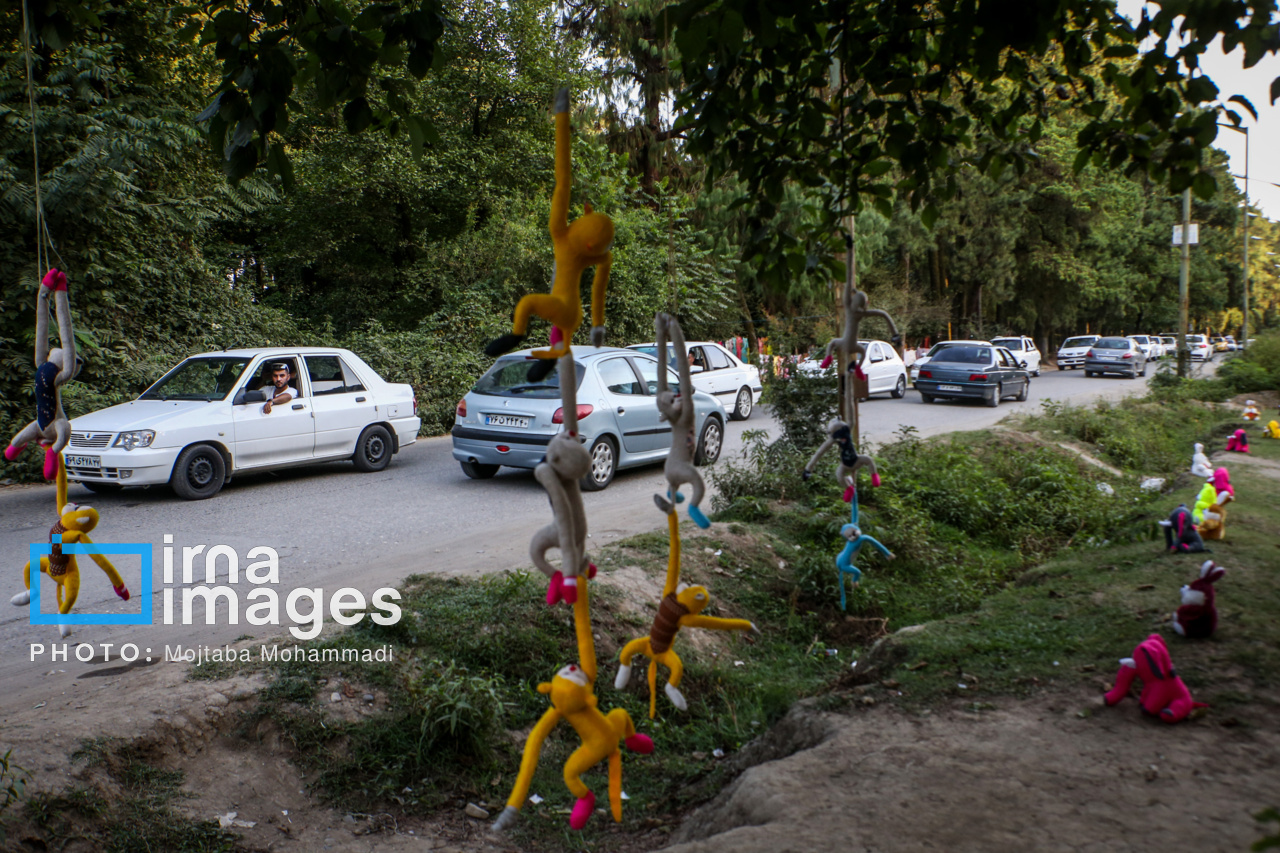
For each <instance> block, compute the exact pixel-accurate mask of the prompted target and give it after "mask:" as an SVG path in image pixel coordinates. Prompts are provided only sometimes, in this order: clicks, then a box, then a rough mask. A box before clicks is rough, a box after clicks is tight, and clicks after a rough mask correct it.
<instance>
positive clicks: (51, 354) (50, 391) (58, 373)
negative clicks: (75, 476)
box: [4, 268, 83, 480]
mask: <svg viewBox="0 0 1280 853" xmlns="http://www.w3.org/2000/svg"><path fill="white" fill-rule="evenodd" d="M50 295H52V296H53V305H54V311H55V313H56V314H57V317H58V342H59V343H60V344H61V345H62V346H61V347H59V348H56V349H49V297H50ZM35 355H36V419H35V420H34V421H32V422H31V423H29V424H27V425H26V426H24V427H23V428H22V429H20V430H18V434H17V435H15V436H14V437H13V438H12V439H11V440H10V441H9V446H8V447H6V448H5V449H4V458H5V459H7V460H8V461H10V462H12V461H13V460H14V459H16V458H18V454H19V453H21V452H22V451H23V450H24V449H25V448H26V446H27V444H28V443H30V442H32V441H39V442H40V443H41V444H42V445H43V446H44V448H45V452H44V478H45V479H46V480H52V479H53V478H54V476H55V474H56V473H57V468H58V465H59V464H61V460H62V451H63V448H65V447H66V446H67V442H68V441H70V440H71V421H69V420H67V413H66V412H64V411H63V410H62V386H64V385H66V384H67V383H68V382H70V381H71V380H72V379H75V378H76V374H77V373H79V372H80V367H81V365H82V364H83V361H81V359H80V358H79V357H78V356H77V355H76V335H75V329H74V328H72V325H71V303H70V301H69V300H68V298H67V277H66V276H65V275H63V274H62V273H61V272H60V271H59V270H57V269H56V268H55V269H51V270H49V272H47V273H45V277H44V280H43V281H41V282H40V291H39V293H38V294H37V295H36V353H35Z"/></svg>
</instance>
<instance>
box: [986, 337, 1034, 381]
mask: <svg viewBox="0 0 1280 853" xmlns="http://www.w3.org/2000/svg"><path fill="white" fill-rule="evenodd" d="M991 345H992V346H997V347H1004V348H1005V349H1007V350H1008V351H1009V352H1011V353H1013V357H1014V358H1016V359H1017V360H1018V361H1019V362H1025V363H1026V367H1027V370H1028V371H1029V372H1030V373H1031V375H1032V376H1039V375H1040V348H1039V347H1037V346H1036V342H1035V341H1033V340H1031V338H1029V337H1027V336H1026V335H1022V336H1021V337H1013V338H992V339H991Z"/></svg>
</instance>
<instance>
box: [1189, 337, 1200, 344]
mask: <svg viewBox="0 0 1280 853" xmlns="http://www.w3.org/2000/svg"><path fill="white" fill-rule="evenodd" d="M1187 343H1189V344H1202V343H1204V335H1187Z"/></svg>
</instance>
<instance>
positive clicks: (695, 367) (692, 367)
mask: <svg viewBox="0 0 1280 853" xmlns="http://www.w3.org/2000/svg"><path fill="white" fill-rule="evenodd" d="M689 372H690V373H701V372H702V368H701V367H699V366H698V365H696V364H691V365H689Z"/></svg>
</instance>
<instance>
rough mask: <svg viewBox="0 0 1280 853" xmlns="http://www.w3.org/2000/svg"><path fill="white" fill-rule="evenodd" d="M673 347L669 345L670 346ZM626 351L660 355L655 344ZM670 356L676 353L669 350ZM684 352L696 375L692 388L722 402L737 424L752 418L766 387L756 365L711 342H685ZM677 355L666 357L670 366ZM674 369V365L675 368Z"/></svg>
mask: <svg viewBox="0 0 1280 853" xmlns="http://www.w3.org/2000/svg"><path fill="white" fill-rule="evenodd" d="M668 346H670V344H668ZM627 349H633V350H637V351H639V352H642V353H645V354H647V355H651V356H654V357H655V358H656V357H657V355H658V345H657V344H656V343H654V342H653V341H650V342H649V343H647V344H632V345H631V346H629V347H627ZM668 352H673V351H672V350H668ZM685 352H686V354H687V355H688V356H689V357H691V359H692V360H691V362H690V365H689V370H690V373H692V374H693V376H692V378H693V388H694V390H695V391H702V392H704V393H707V394H710V395H711V396H713V397H715V398H716V399H717V400H719V401H720V405H721V406H723V407H724V410H725V411H726V412H728V413H729V417H730V418H731V419H733V420H735V421H745V420H746V419H747V418H749V417H751V412H752V411H753V410H754V409H755V407H756V403H759V402H760V395H761V394H762V393H763V392H764V386H763V385H762V384H760V369H759V368H758V367H756V366H755V365H754V364H747V363H746V362H744V361H741V360H739V359H738V357H737V356H736V355H734V354H733V353H731V352H729V351H728V350H727V349H725V348H724V347H722V346H721V345H720V344H717V343H714V342H712V341H686V342H685ZM673 359H674V354H672V355H668V356H667V361H668V363H670V362H671V361H672V360H673ZM674 366H675V365H674V364H672V367H674Z"/></svg>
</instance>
